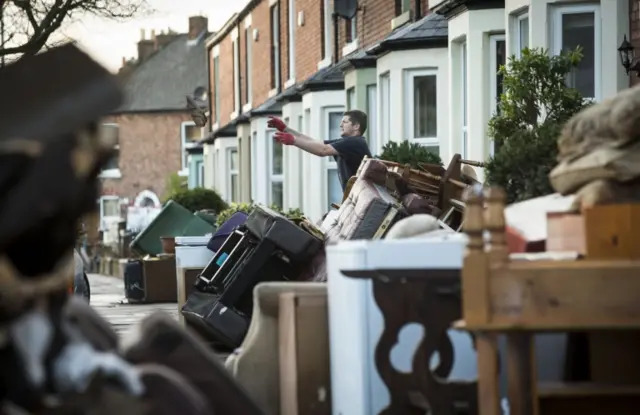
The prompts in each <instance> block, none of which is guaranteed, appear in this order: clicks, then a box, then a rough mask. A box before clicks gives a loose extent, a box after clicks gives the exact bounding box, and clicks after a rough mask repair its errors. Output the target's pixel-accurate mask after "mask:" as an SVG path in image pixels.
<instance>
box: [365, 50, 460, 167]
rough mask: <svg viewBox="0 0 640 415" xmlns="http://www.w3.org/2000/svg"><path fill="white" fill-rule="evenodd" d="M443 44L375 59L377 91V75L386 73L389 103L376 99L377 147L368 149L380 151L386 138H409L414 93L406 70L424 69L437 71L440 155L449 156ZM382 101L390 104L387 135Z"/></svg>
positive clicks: (375, 151)
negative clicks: (388, 133) (384, 129)
mask: <svg viewBox="0 0 640 415" xmlns="http://www.w3.org/2000/svg"><path fill="white" fill-rule="evenodd" d="M448 66H449V62H448V56H447V49H446V48H434V49H417V50H406V51H397V52H391V53H388V54H386V55H384V56H382V57H381V58H379V59H378V61H377V81H378V87H377V91H378V95H380V93H381V90H382V88H381V85H380V77H381V76H382V75H384V74H387V73H388V74H389V78H390V81H389V82H390V86H391V88H390V93H389V95H390V97H389V98H390V99H389V103H388V104H383V103H382V102H380V100H378V123H377V124H378V125H377V126H375V127H374V128H377V129H378V134H377V137H378V148H376V149H371V151H372V153H373V154H380V150H381V148H382V146H383V145H384V144H386V143H387V141H389V140H394V141H402V140H406V139H407V138H409V136H410V135H412V133H410V132H409V131H410V130H409V128H410V122H408V118H407V117H408V115H409V113H410V112H411V111H412V110H413V102H412V100H413V95H412V91H410V88H409V87H410V86H409V84H408V76H407V75H408V74H410V73H412V72H414V71H420V70H426V71H433V72H435V73H436V94H437V114H438V117H437V118H438V130H437V131H438V139H439V142H440V143H439V144H440V157H441V158H442V160H443V161H446V160H447V159H448V158H449V157H450V154H451V153H450V151H449V146H448V142H449V125H448V114H449V113H450V112H451V109H450V107H449V71H448ZM383 105H389V107H390V116H389V118H390V137H386V135H387V134H386V133H385V132H384V131H383V125H382V124H383V122H384V120H383V116H382V114H383V112H384V110H385V109H384V108H383Z"/></svg>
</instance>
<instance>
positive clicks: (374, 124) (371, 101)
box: [367, 84, 378, 151]
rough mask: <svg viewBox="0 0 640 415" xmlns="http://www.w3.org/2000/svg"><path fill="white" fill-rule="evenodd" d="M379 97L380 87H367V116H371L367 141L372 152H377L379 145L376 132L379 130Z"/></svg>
mask: <svg viewBox="0 0 640 415" xmlns="http://www.w3.org/2000/svg"><path fill="white" fill-rule="evenodd" d="M377 96H378V87H377V86H376V85H375V84H374V85H367V115H368V116H369V125H368V126H367V141H368V142H369V147H371V149H372V151H375V148H376V146H377V145H378V143H377V141H376V132H377V131H376V130H377V129H378V108H377V105H376V98H377Z"/></svg>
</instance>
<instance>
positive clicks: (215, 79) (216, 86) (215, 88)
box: [213, 55, 221, 125]
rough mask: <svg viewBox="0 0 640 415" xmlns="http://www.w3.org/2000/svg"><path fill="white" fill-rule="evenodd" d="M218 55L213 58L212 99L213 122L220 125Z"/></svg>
mask: <svg viewBox="0 0 640 415" xmlns="http://www.w3.org/2000/svg"><path fill="white" fill-rule="evenodd" d="M220 98H221V96H220V55H215V56H214V57H213V99H214V109H213V111H214V118H213V119H214V120H215V123H216V124H218V125H220Z"/></svg>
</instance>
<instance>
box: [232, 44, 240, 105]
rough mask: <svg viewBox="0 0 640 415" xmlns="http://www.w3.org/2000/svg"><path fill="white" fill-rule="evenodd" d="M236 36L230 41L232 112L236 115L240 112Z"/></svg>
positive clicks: (238, 61) (238, 63)
mask: <svg viewBox="0 0 640 415" xmlns="http://www.w3.org/2000/svg"><path fill="white" fill-rule="evenodd" d="M238 40H239V39H238V38H236V39H234V40H233V41H232V51H233V112H234V113H235V114H236V116H237V115H239V114H240V110H241V108H242V103H241V99H242V97H241V95H240V44H239V42H238Z"/></svg>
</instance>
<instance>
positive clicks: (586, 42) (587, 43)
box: [562, 12, 595, 97]
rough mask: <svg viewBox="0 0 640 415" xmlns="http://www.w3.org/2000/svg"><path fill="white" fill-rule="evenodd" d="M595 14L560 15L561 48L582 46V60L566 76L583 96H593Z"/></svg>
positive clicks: (567, 48)
mask: <svg viewBox="0 0 640 415" xmlns="http://www.w3.org/2000/svg"><path fill="white" fill-rule="evenodd" d="M594 19H595V16H594V14H593V13H592V12H589V13H572V14H563V15H562V50H565V51H566V50H573V49H575V48H576V47H578V46H581V47H582V55H583V56H582V60H581V61H580V64H579V65H578V67H577V68H576V69H574V72H573V73H572V74H571V75H570V76H569V77H568V83H569V86H571V87H573V88H576V89H577V90H578V91H580V93H581V94H582V95H583V96H584V97H594V96H595V85H594V76H595V73H594V72H595V23H594Z"/></svg>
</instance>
